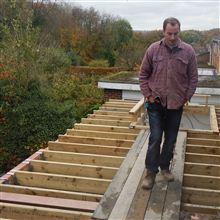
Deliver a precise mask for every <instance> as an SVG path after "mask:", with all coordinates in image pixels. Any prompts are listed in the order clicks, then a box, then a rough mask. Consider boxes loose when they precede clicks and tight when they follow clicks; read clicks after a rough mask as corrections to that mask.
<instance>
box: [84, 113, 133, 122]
mask: <svg viewBox="0 0 220 220" xmlns="http://www.w3.org/2000/svg"><path fill="white" fill-rule="evenodd" d="M88 118H92V119H104V120H117V121H130V120H131V117H128V116H120V115H96V114H88Z"/></svg>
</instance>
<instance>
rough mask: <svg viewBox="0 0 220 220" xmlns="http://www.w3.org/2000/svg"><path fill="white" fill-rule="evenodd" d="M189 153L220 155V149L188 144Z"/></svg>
mask: <svg viewBox="0 0 220 220" xmlns="http://www.w3.org/2000/svg"><path fill="white" fill-rule="evenodd" d="M186 148H187V152H188V153H199V154H213V155H220V147H215V146H204V145H195V144H187V146H186Z"/></svg>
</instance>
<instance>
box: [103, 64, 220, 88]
mask: <svg viewBox="0 0 220 220" xmlns="http://www.w3.org/2000/svg"><path fill="white" fill-rule="evenodd" d="M198 73H199V83H198V87H206V88H220V75H215V70H214V69H208V68H198ZM99 82H110V83H125V84H139V81H138V71H122V72H119V73H115V74H111V75H108V76H107V77H104V78H102V79H100V80H99Z"/></svg>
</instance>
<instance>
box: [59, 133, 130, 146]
mask: <svg viewBox="0 0 220 220" xmlns="http://www.w3.org/2000/svg"><path fill="white" fill-rule="evenodd" d="M58 140H59V141H61V142H68V143H82V144H96V145H105V146H116V147H131V145H132V144H133V143H134V141H133V140H124V139H115V138H98V137H82V136H72V135H59V137H58Z"/></svg>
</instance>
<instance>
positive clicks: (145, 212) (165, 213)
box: [93, 132, 186, 220]
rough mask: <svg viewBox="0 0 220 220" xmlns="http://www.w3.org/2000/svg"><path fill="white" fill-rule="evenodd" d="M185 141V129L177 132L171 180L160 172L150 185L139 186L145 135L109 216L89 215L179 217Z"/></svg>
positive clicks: (146, 217)
mask: <svg viewBox="0 0 220 220" xmlns="http://www.w3.org/2000/svg"><path fill="white" fill-rule="evenodd" d="M185 141H186V132H179V134H178V139H177V147H176V151H175V156H174V160H173V173H174V175H175V181H174V182H172V183H167V182H166V181H164V180H163V178H162V177H161V176H160V174H158V175H157V178H156V183H155V185H154V187H153V189H152V190H143V189H142V188H141V183H142V180H143V177H144V174H143V173H144V170H145V163H144V161H145V155H146V151H147V143H148V139H146V140H145V143H144V144H143V146H142V149H141V152H140V154H139V156H138V158H137V160H136V162H135V164H134V166H133V169H132V171H131V173H130V175H129V177H128V178H127V181H126V183H125V184H124V187H123V190H122V191H121V193H120V196H119V197H118V199H117V201H116V203H115V206H114V208H113V209H112V211H111V213H110V215H109V217H108V216H106V217H105V218H103V216H98V215H93V217H96V218H97V219H111V220H114V219H133V220H134V219H149V220H154V219H155V220H156V219H164V220H165V219H166V220H167V219H172V220H174V219H175V220H177V219H179V212H180V198H181V188H182V177H183V165H184V150H185V148H184V146H185ZM109 188H110V187H109ZM108 211H109V210H108ZM101 217H102V218H101Z"/></svg>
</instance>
